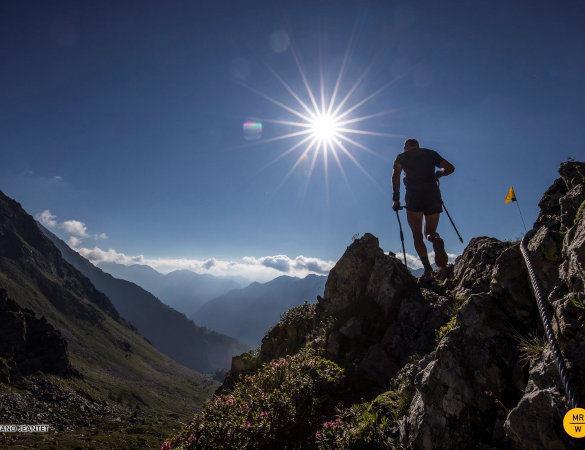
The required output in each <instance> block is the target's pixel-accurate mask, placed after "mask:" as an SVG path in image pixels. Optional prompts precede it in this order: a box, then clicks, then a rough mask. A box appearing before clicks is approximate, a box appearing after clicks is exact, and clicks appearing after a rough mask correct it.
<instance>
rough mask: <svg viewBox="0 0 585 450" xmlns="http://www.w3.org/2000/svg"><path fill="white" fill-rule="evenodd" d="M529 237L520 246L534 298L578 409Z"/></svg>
mask: <svg viewBox="0 0 585 450" xmlns="http://www.w3.org/2000/svg"><path fill="white" fill-rule="evenodd" d="M527 237H528V236H524V239H522V242H521V244H520V250H521V251H522V256H523V257H524V262H525V263H526V269H527V270H528V275H529V277H530V283H531V286H532V292H533V294H534V297H535V298H536V303H537V305H538V311H539V312H540V318H541V320H542V324H543V326H544V331H545V333H546V339H547V341H548V345H549V347H550V349H551V351H552V353H553V357H554V359H555V363H556V365H557V370H558V371H559V375H560V376H561V381H562V383H563V387H564V388H565V393H566V395H567V399H568V400H569V403H570V404H571V407H572V408H578V405H580V404H581V402H580V401H579V399H578V398H577V393H576V392H575V386H574V385H573V383H572V381H571V377H570V375H569V370H568V369H567V365H566V364H565V359H564V358H563V354H562V353H561V348H560V347H559V343H558V341H557V338H556V336H555V334H554V332H553V329H552V323H551V315H550V311H549V310H548V308H547V304H546V303H545V297H544V295H543V292H542V287H541V286H540V282H539V281H538V278H537V277H536V273H535V271H534V266H533V265H532V261H531V260H530V254H529V253H528V249H527V248H526V243H525V241H526V240H527Z"/></svg>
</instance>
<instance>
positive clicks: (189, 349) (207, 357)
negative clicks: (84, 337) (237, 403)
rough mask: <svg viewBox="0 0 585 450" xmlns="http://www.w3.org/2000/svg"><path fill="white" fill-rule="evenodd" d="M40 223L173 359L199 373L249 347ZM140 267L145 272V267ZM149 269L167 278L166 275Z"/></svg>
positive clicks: (70, 260) (76, 264) (223, 365)
mask: <svg viewBox="0 0 585 450" xmlns="http://www.w3.org/2000/svg"><path fill="white" fill-rule="evenodd" d="M38 226H39V228H41V229H42V231H43V232H44V233H45V235H46V236H47V237H48V238H49V239H50V240H51V241H52V242H53V243H54V244H55V246H56V247H57V248H58V249H59V250H60V252H61V254H62V256H63V258H64V259H65V260H66V261H67V262H68V263H69V264H71V265H72V266H73V267H75V268H76V269H77V270H79V271H80V272H81V273H82V274H83V275H85V276H86V277H88V278H89V279H90V280H91V282H92V283H93V285H94V286H95V287H96V288H97V289H98V290H100V291H101V292H103V293H105V294H106V295H107V296H108V297H109V299H110V300H111V301H112V303H113V306H115V310H117V311H118V312H119V313H120V315H121V316H122V317H124V318H125V319H126V320H128V321H129V322H130V323H132V325H134V326H135V327H136V329H137V330H138V331H139V332H140V333H141V334H142V335H144V336H145V337H146V338H147V339H148V340H149V341H150V342H152V344H153V345H154V346H155V347H156V348H157V349H158V350H160V351H161V352H163V353H165V354H166V355H168V356H170V357H171V358H173V359H174V360H176V361H178V362H180V363H181V364H184V365H185V366H187V367H191V368H193V369H196V370H198V371H200V372H204V373H213V372H214V371H216V370H218V369H223V368H226V367H229V366H230V364H231V357H232V356H234V355H237V354H240V353H242V352H243V351H246V350H247V346H245V345H243V344H242V343H240V342H237V341H236V340H235V339H233V338H231V337H228V336H224V335H222V334H220V333H216V332H214V331H210V330H207V329H205V328H201V327H198V326H196V325H195V324H194V323H193V321H192V320H190V319H189V318H187V317H186V316H185V315H184V314H182V313H180V312H178V311H176V310H174V309H173V308H171V307H170V306H168V305H165V304H164V303H162V302H161V301H160V300H159V299H158V298H156V297H155V296H154V295H152V294H151V293H150V292H147V291H146V290H144V289H143V288H142V287H140V286H137V285H136V284H134V283H131V282H129V281H126V280H120V279H117V278H114V277H113V276H112V275H110V274H107V273H105V272H103V271H102V270H101V269H99V268H98V267H95V266H94V265H93V264H92V263H90V262H89V261H88V260H86V259H85V258H83V257H82V256H81V255H80V254H79V253H77V252H75V251H74V250H72V249H71V248H70V247H69V246H68V245H67V244H66V243H65V242H63V241H62V240H61V239H59V238H58V237H57V236H55V235H54V234H53V233H51V232H50V231H49V230H47V229H46V228H44V227H42V225H40V224H39V225H38ZM142 267H145V266H142ZM148 269H150V268H148ZM141 270H143V271H144V272H146V269H142V268H141ZM150 270H151V271H152V272H154V273H156V274H158V275H160V276H161V277H163V278H164V275H161V274H159V273H158V272H156V271H155V270H153V269H150ZM194 275H195V274H194ZM112 308H113V307H112Z"/></svg>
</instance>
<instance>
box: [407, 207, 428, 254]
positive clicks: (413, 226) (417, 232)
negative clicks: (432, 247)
mask: <svg viewBox="0 0 585 450" xmlns="http://www.w3.org/2000/svg"><path fill="white" fill-rule="evenodd" d="M406 219H407V220H408V225H410V230H411V231H412V238H413V239H414V248H415V249H416V253H418V257H419V258H420V259H421V260H422V259H423V258H428V253H427V246H426V245H425V243H424V239H423V233H422V223H423V213H422V212H412V211H406Z"/></svg>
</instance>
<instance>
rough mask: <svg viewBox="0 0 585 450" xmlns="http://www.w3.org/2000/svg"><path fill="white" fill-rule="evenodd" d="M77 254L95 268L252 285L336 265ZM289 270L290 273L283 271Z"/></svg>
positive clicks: (300, 259) (96, 251) (279, 258)
mask: <svg viewBox="0 0 585 450" xmlns="http://www.w3.org/2000/svg"><path fill="white" fill-rule="evenodd" d="M76 250H77V251H78V252H79V253H80V254H81V255H82V256H83V257H85V258H87V259H89V260H90V261H91V262H92V263H93V264H96V265H97V264H99V263H102V262H114V263H117V264H124V265H131V264H144V265H148V266H150V267H152V268H153V269H155V270H158V271H159V272H162V273H168V272H171V271H173V270H179V269H187V270H192V271H193V272H197V273H208V274H211V275H215V276H241V277H244V278H247V279H249V280H253V281H260V282H266V281H270V280H272V279H274V278H276V277H278V276H280V275H282V274H283V272H285V273H286V274H287V275H289V276H296V277H300V278H304V277H306V276H307V275H309V274H311V273H317V274H319V275H326V274H327V273H328V272H329V270H330V269H331V268H332V267H333V265H334V262H333V261H324V260H321V259H319V258H307V257H305V256H297V257H296V258H289V257H288V256H286V255H275V256H263V257H260V258H255V257H252V256H245V257H243V258H242V259H241V260H237V261H226V260H218V259H215V258H208V259H205V260H198V259H188V258H147V257H145V256H144V255H137V256H131V255H126V254H124V253H121V252H118V251H116V250H114V249H112V248H110V249H108V250H103V249H101V248H99V247H97V246H96V247H94V248H91V249H90V248H76ZM287 267H288V270H284V269H286V268H287Z"/></svg>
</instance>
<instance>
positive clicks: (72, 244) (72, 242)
mask: <svg viewBox="0 0 585 450" xmlns="http://www.w3.org/2000/svg"><path fill="white" fill-rule="evenodd" d="M67 244H68V245H69V247H71V248H72V249H75V248H76V247H77V246H78V245H79V244H81V239H79V238H76V237H75V236H69V239H68V240H67Z"/></svg>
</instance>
